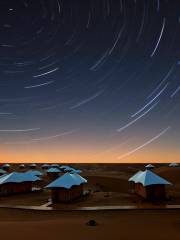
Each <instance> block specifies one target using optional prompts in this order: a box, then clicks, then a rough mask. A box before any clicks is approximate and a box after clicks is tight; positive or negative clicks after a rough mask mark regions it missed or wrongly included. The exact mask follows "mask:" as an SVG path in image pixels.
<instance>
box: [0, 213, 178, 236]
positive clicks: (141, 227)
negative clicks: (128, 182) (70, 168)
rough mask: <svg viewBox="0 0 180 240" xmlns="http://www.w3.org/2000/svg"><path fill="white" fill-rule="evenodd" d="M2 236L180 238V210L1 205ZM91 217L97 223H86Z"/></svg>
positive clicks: (0, 225)
mask: <svg viewBox="0 0 180 240" xmlns="http://www.w3.org/2000/svg"><path fill="white" fill-rule="evenodd" d="M0 216H1V217H0V233H1V239H7V240H8V239H14V240H16V239H26V240H29V239H33V238H34V239H44V240H46V239H48V240H50V239H51V240H53V239H66V240H70V239H75V240H76V239H78V240H92V239H95V240H101V239H102V240H106V239H107V240H109V239H123V240H126V239H146V240H152V239H158V240H166V239H167V240H169V239H173V240H179V239H180V211H177V210H176V211H173V210H166V211H165V210H159V211H157V210H153V211H152V210H151V211H149V210H146V211H143V210H142V211H136V210H133V211H107V212H104V211H102V212H69V213H67V212H32V211H25V210H8V209H0ZM90 219H94V220H96V221H97V223H98V225H97V226H95V227H92V226H88V225H86V222H88V221H89V220H90Z"/></svg>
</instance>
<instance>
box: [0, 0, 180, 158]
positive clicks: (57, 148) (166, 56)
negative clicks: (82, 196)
mask: <svg viewBox="0 0 180 240" xmlns="http://www.w3.org/2000/svg"><path fill="white" fill-rule="evenodd" d="M179 9H180V2H179V1H178V0H171V1H170V0H138V1H137V0H86V1H83V0H76V1H73V0H68V1H67V0H47V1H45V0H39V1H31V0H18V1H13V0H11V1H10V0H2V1H1V2H0V147H1V161H10V162H13V161H22V162H25V161H42V162H47V161H60V162H61V161H62V162H123V161H127V162H132V161H133V162H139V161H140V162H142V161H145V162H146V161H147V162H157V161H168V162H171V161H174V162H176V161H179V158H178V154H179V149H180V143H179V142H180V141H179V139H180V126H179V117H180V103H179V101H180V79H179V74H180V52H179V43H180V21H179V19H180V13H179ZM147 139H149V140H147ZM171 158H173V160H172V159H171Z"/></svg>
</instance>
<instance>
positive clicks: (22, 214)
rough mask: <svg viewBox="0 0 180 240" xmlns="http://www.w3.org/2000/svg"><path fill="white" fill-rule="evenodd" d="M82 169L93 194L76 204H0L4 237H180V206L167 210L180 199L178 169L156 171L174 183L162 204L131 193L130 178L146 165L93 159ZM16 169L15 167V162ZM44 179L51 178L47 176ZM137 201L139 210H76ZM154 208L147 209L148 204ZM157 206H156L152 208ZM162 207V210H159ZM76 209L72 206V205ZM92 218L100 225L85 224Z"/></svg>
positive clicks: (27, 198) (23, 200)
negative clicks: (50, 208)
mask: <svg viewBox="0 0 180 240" xmlns="http://www.w3.org/2000/svg"><path fill="white" fill-rule="evenodd" d="M73 167H76V168H80V169H82V170H83V174H82V175H83V176H84V177H86V178H87V179H88V184H87V186H86V189H87V190H90V191H91V194H90V195H89V196H87V197H82V198H80V199H78V200H76V201H74V202H73V203H70V204H63V203H58V204H56V205H53V211H39V210H25V209H8V208H3V207H1V208H0V233H1V238H2V239H27V240H28V239H33V238H35V239H44V240H46V239H52V240H53V239H66V240H69V239H72V238H73V239H78V240H81V239H82V240H92V239H95V240H96V239H97V240H101V239H105V240H106V239H107V240H109V239H123V240H124V239H147V240H149V239H158V240H166V239H167V240H169V239H173V240H176V239H178V240H179V239H180V209H164V206H165V205H166V204H168V205H175V204H180V168H170V167H168V166H167V164H166V165H163V164H162V165H157V167H156V169H155V170H154V171H155V172H156V173H158V174H159V175H160V176H162V177H164V178H166V179H167V180H169V181H171V182H172V183H173V186H170V187H169V188H168V189H167V193H168V196H169V197H170V198H169V200H167V201H166V202H164V203H158V204H157V205H153V204H149V203H147V202H146V201H144V200H143V199H141V198H139V197H138V196H136V195H134V194H133V193H132V191H131V190H132V189H131V185H130V184H129V183H128V178H129V177H130V176H132V175H133V174H134V173H135V172H136V171H137V170H140V169H141V170H143V169H144V165H142V164H128V165H126V164H124V165H122V164H119V165H118V164H114V165H113V164H99V165H98V164H96V165H94V164H92V165H90V166H89V165H87V164H85V165H83V164H81V165H78V166H75V165H74V166H73ZM15 168H17V166H15ZM45 180H46V182H47V181H48V179H45ZM49 196H50V195H49V192H48V191H46V192H44V191H43V192H42V191H40V192H35V193H29V194H18V195H14V196H7V197H1V198H0V205H1V206H3V205H4V206H6V205H11V206H16V205H21V206H42V205H44V204H45V203H47V201H48V199H49ZM119 205H120V206H127V205H128V206H131V205H132V206H137V207H140V208H142V209H136V210H113V211H112V210H111V211H110V210H106V211H105V210H102V211H77V208H78V207H86V206H119ZM148 207H150V208H151V209H143V208H148ZM153 208H154V209H153ZM155 208H162V209H159V210H158V209H155ZM72 209H73V210H72ZM91 219H94V220H95V221H96V222H97V226H88V225H87V224H86V223H87V222H88V221H89V220H91Z"/></svg>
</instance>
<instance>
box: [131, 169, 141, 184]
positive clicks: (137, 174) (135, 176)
mask: <svg viewBox="0 0 180 240" xmlns="http://www.w3.org/2000/svg"><path fill="white" fill-rule="evenodd" d="M141 173H142V171H141V170H140V171H139V172H137V173H136V174H134V175H133V176H132V177H131V178H130V179H129V180H128V181H129V182H134V181H135V180H136V179H137V178H138V176H139V175H140V174H141Z"/></svg>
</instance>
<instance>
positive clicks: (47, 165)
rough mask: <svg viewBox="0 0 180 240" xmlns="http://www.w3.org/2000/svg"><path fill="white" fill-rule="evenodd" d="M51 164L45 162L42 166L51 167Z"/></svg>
mask: <svg viewBox="0 0 180 240" xmlns="http://www.w3.org/2000/svg"><path fill="white" fill-rule="evenodd" d="M49 166H50V165H49V164H47V163H44V164H43V165H42V166H41V167H49Z"/></svg>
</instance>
